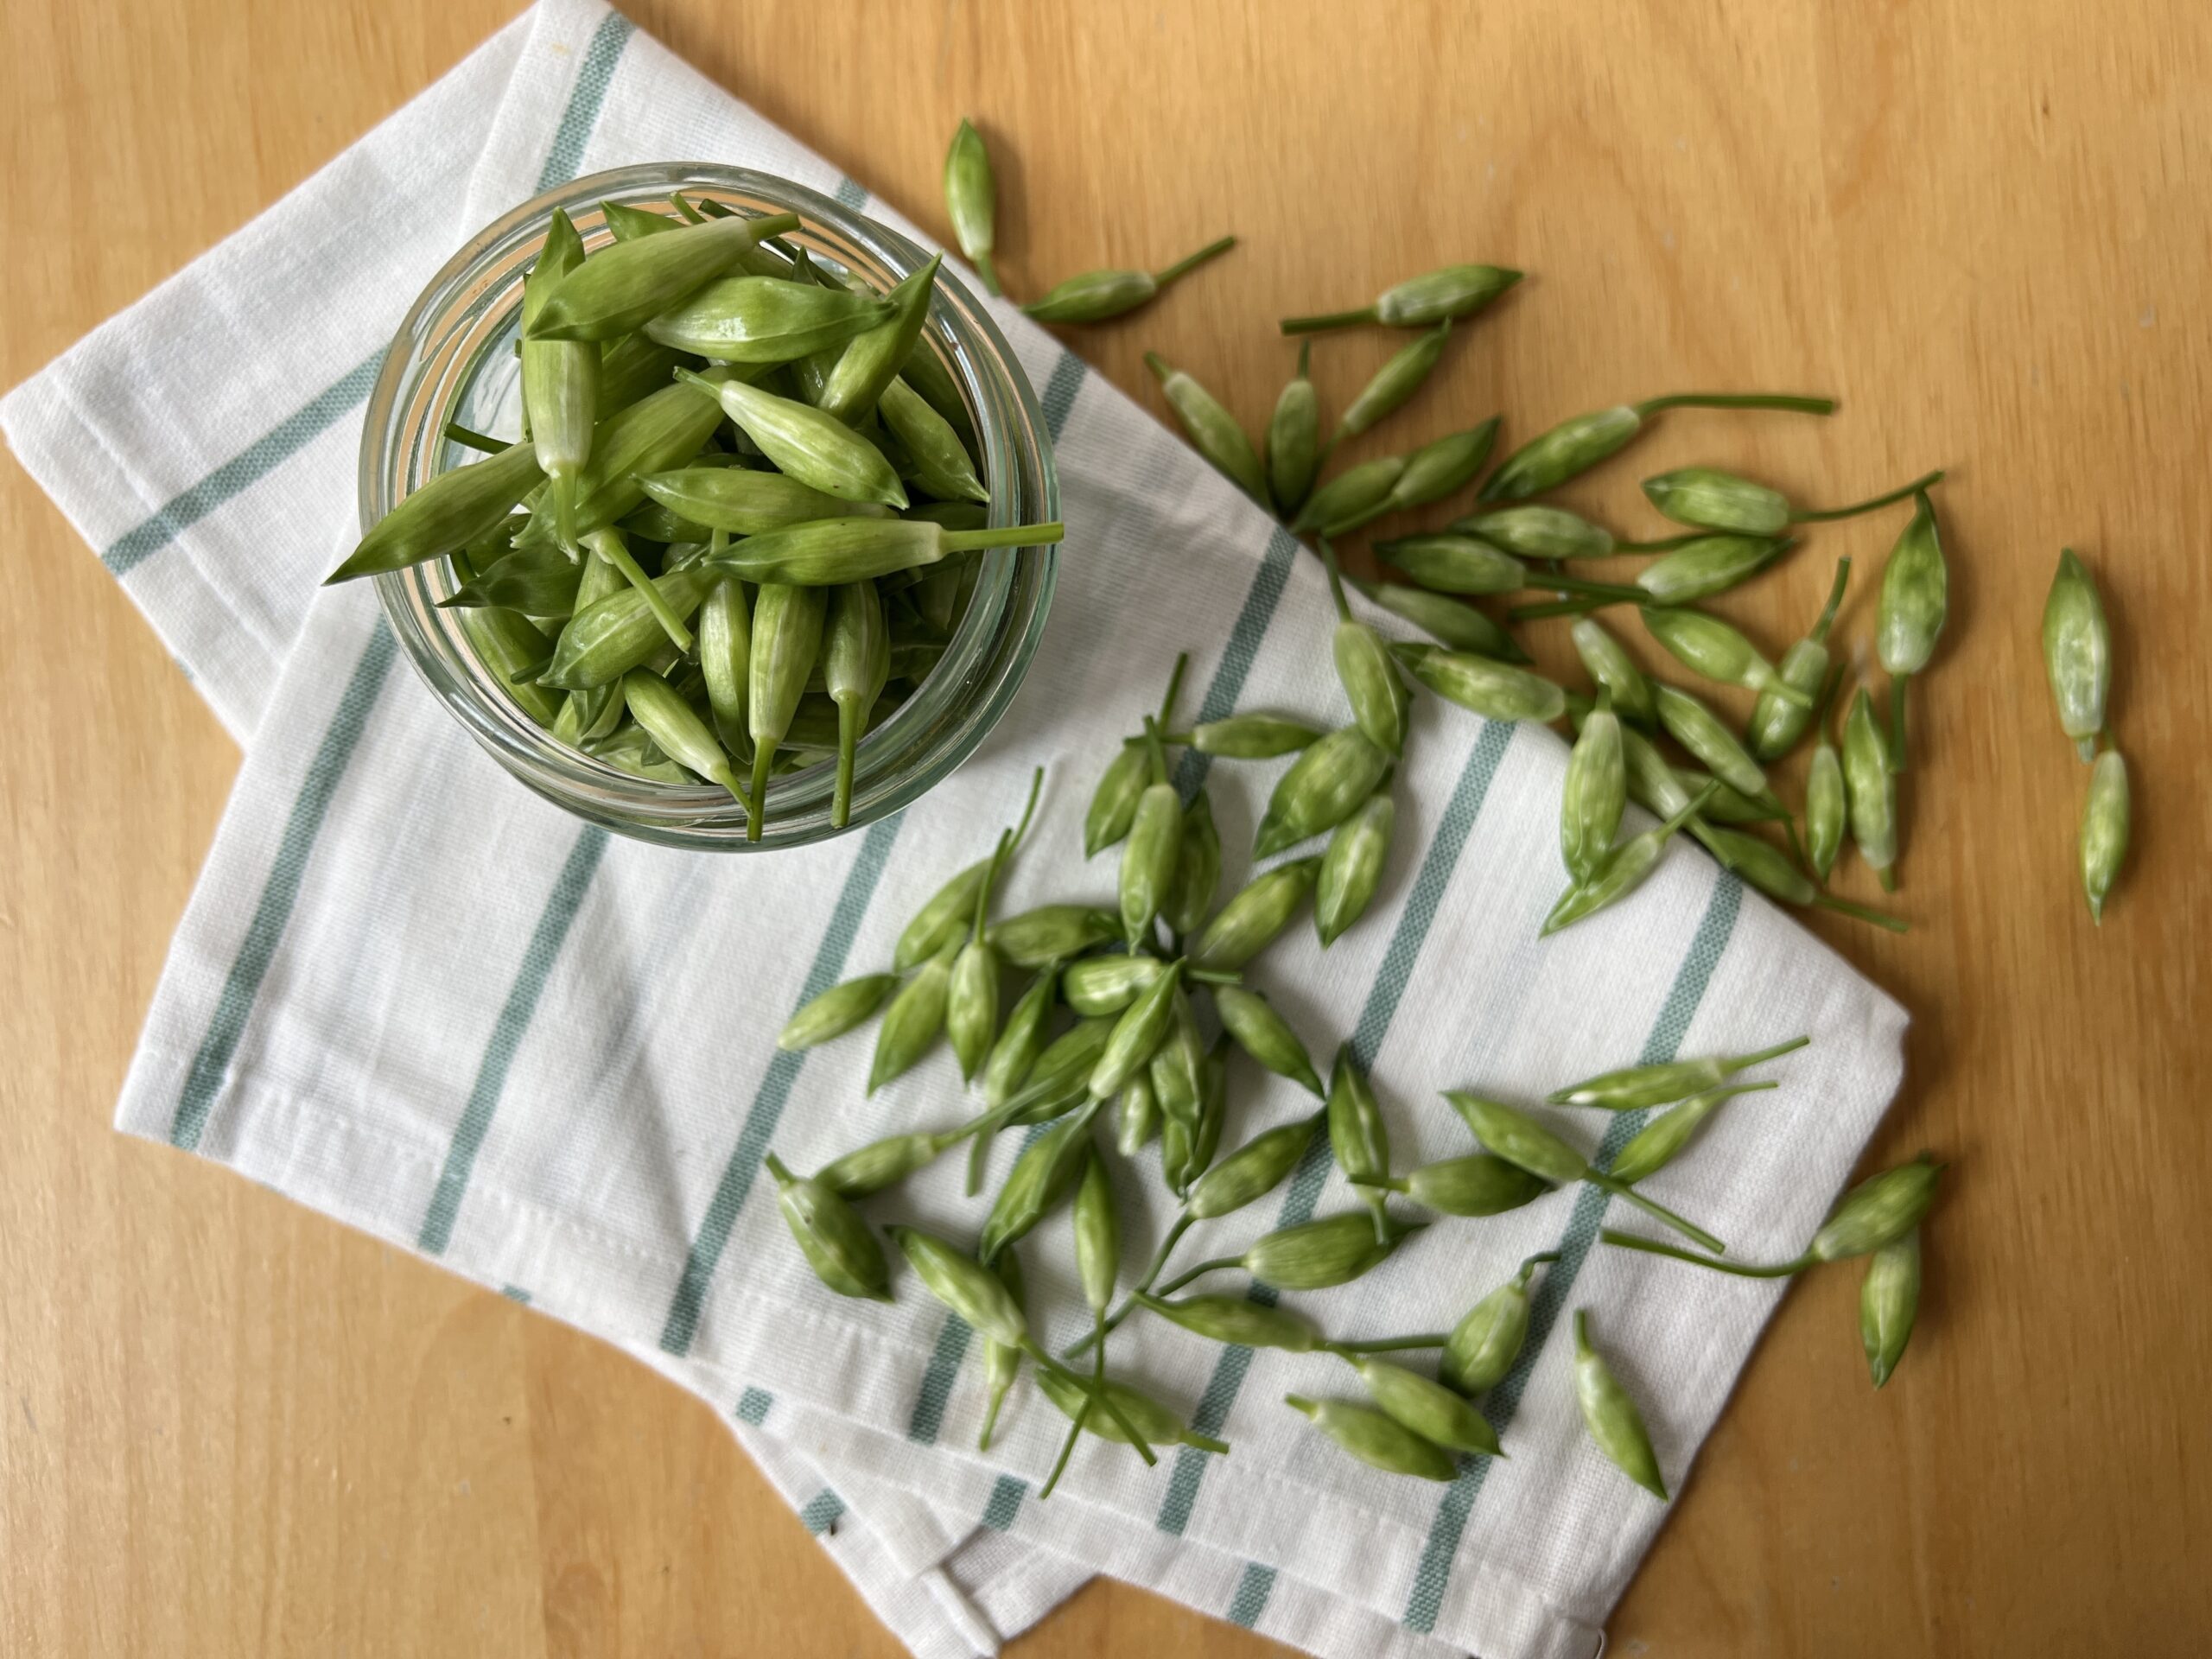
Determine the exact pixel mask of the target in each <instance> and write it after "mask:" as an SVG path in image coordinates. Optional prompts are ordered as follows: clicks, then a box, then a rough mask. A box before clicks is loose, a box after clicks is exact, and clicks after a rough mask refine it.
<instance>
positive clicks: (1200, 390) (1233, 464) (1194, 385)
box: [1144, 352, 1268, 506]
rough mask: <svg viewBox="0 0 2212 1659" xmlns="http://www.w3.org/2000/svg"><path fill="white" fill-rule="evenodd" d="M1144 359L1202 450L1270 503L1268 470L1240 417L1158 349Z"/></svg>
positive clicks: (1262, 502)
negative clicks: (1253, 446) (1176, 366)
mask: <svg viewBox="0 0 2212 1659" xmlns="http://www.w3.org/2000/svg"><path fill="white" fill-rule="evenodd" d="M1144 360H1145V366H1146V367H1147V368H1149V369H1150V370H1151V371H1152V372H1154V374H1156V375H1158V376H1159V377H1160V391H1161V392H1162V393H1163V394H1164V395H1165V396H1166V399H1167V406H1168V407H1169V408H1170V409H1172V410H1174V411H1175V418H1176V419H1177V420H1179V421H1180V422H1181V423H1183V430H1184V431H1185V432H1186V433H1187V434H1189V435H1190V439H1191V442H1192V444H1193V445H1194V446H1196V448H1197V449H1198V453H1199V454H1201V455H1203V456H1205V459H1206V461H1207V463H1208V464H1209V465H1211V467H1213V468H1214V469H1215V470H1216V471H1217V472H1218V473H1220V474H1222V475H1223V476H1224V477H1225V478H1227V479H1228V480H1229V481H1230V483H1232V484H1234V485H1236V487H1237V488H1238V489H1240V490H1242V491H1243V492H1244V493H1245V494H1247V495H1249V496H1250V497H1251V498H1252V499H1254V500H1255V501H1257V502H1258V503H1259V504H1260V505H1262V506H1265V505H1268V478H1267V474H1266V473H1265V472H1264V471H1263V470H1262V468H1261V466H1260V457H1259V456H1258V455H1257V454H1255V453H1254V452H1253V449H1252V441H1251V439H1249V438H1248V437H1246V436H1245V435H1244V429H1243V427H1241V426H1239V425H1237V424H1236V416H1234V415H1231V414H1230V412H1229V411H1228V410H1225V409H1224V408H1223V407H1222V406H1221V404H1220V402H1219V400H1218V399H1217V398H1216V397H1214V395H1213V394H1212V393H1211V392H1210V391H1207V390H1206V389H1205V387H1204V386H1202V385H1199V384H1198V382H1197V381H1196V380H1194V379H1192V378H1191V377H1190V376H1189V375H1187V374H1185V373H1184V372H1183V371H1182V370H1180V369H1178V368H1173V367H1171V366H1170V365H1168V363H1167V362H1166V359H1163V358H1161V357H1160V354H1159V353H1157V352H1147V353H1145V354H1144Z"/></svg>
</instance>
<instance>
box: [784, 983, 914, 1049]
mask: <svg viewBox="0 0 2212 1659" xmlns="http://www.w3.org/2000/svg"><path fill="white" fill-rule="evenodd" d="M898 984H899V976H898V975H896V974H863V975H861V977H860V978H858V979H849V980H846V981H845V982H843V983H842V984H840V985H832V986H831V987H830V988H829V989H828V990H826V991H824V992H823V993H822V994H821V995H818V996H815V997H810V998H809V999H808V1000H807V1001H806V1002H804V1004H802V1005H801V1006H800V1007H799V1010H798V1013H797V1014H793V1015H791V1018H790V1019H789V1020H785V1022H784V1028H783V1031H782V1032H781V1033H779V1035H778V1036H777V1038H776V1046H777V1047H778V1048H781V1049H788V1050H791V1051H794V1052H796V1051H797V1050H799V1049H804V1048H812V1047H813V1046H815V1045H816V1044H817V1043H826V1042H828V1041H829V1039H831V1038H833V1037H842V1036H843V1035H844V1034H845V1033H847V1032H849V1031H850V1030H852V1029H853V1028H854V1027H855V1026H858V1025H860V1024H861V1022H862V1021H864V1020H867V1019H868V1018H869V1016H871V1015H872V1014H874V1013H875V1011H876V1010H877V1009H878V1008H880V1007H882V1006H883V999H884V998H885V997H887V996H888V995H891V993H892V992H893V990H895V989H896V988H898Z"/></svg>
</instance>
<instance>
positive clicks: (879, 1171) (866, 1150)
mask: <svg viewBox="0 0 2212 1659" xmlns="http://www.w3.org/2000/svg"><path fill="white" fill-rule="evenodd" d="M964 1134H965V1131H963V1130H958V1129H952V1130H947V1131H945V1132H944V1133H942V1134H937V1135H932V1134H930V1133H929V1132H927V1131H926V1130H917V1131H916V1132H914V1133H912V1134H911V1135H887V1136H886V1137H885V1138H884V1139H882V1140H880V1141H869V1142H868V1145H866V1146H864V1147H855V1148H854V1149H853V1150H852V1151H850V1152H849V1153H846V1154H844V1155H843V1156H842V1157H839V1158H833V1159H831V1160H829V1162H828V1163H826V1164H824V1165H823V1166H822V1167H821V1168H819V1169H817V1170H816V1171H815V1172H814V1179H816V1180H817V1181H819V1182H820V1183H821V1184H822V1185H824V1186H826V1187H828V1188H829V1190H830V1191H831V1192H835V1193H836V1195H837V1196H838V1197H839V1198H845V1199H848V1200H849V1199H854V1198H874V1196H875V1195H876V1194H877V1193H879V1192H884V1191H886V1190H887V1189H888V1188H890V1187H893V1186H896V1185H898V1184H899V1182H901V1181H903V1180H905V1179H906V1178H907V1177H908V1176H909V1175H912V1173H914V1172H915V1171H916V1170H918V1169H922V1168H925V1167H926V1166H928V1165H929V1164H931V1162H933V1161H935V1160H936V1159H937V1158H938V1157H939V1156H940V1155H941V1154H943V1153H944V1149H945V1148H946V1147H950V1146H952V1145H954V1144H955V1143H956V1142H957V1141H960V1140H961V1139H963V1136H964Z"/></svg>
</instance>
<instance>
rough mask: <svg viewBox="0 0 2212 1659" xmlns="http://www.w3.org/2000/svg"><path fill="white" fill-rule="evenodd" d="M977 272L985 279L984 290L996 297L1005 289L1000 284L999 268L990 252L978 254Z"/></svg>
mask: <svg viewBox="0 0 2212 1659" xmlns="http://www.w3.org/2000/svg"><path fill="white" fill-rule="evenodd" d="M976 275H977V276H978V277H982V279H983V292H984V293H986V294H988V295H989V296H991V297H992V298H993V299H996V298H998V297H999V296H1000V295H1001V293H1003V292H1004V291H1005V290H1004V289H1001V288H1000V286H999V268H998V266H997V265H995V264H993V263H992V262H991V256H990V255H989V254H988V253H979V254H977V255H976Z"/></svg>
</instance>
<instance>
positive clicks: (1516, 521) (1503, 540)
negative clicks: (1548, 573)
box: [1451, 505, 1613, 559]
mask: <svg viewBox="0 0 2212 1659" xmlns="http://www.w3.org/2000/svg"><path fill="white" fill-rule="evenodd" d="M1451 528H1452V530H1453V531H1458V532H1459V534H1461V535H1465V536H1474V537H1480V538H1481V539H1482V540H1483V541H1484V542H1487V543H1490V545H1491V546H1492V547H1495V548H1501V549H1503V550H1504V551H1506V552H1508V553H1514V554H1518V555H1519V556H1521V557H1522V558H1524V559H1602V558H1604V557H1605V556H1606V555H1607V554H1609V553H1611V551H1612V550H1613V536H1612V532H1611V531H1609V530H1604V529H1601V528H1599V526H1598V525H1596V524H1592V523H1591V522H1590V521H1589V520H1588V519H1587V518H1583V517H1582V516H1581V515H1580V513H1573V512H1568V511H1567V509H1566V508H1564V507H1547V506H1536V505H1528V506H1518V507H1493V508H1492V509H1491V511H1490V512H1478V513H1471V514H1469V515H1468V516H1467V517H1466V518H1455V519H1453V520H1452V524H1451Z"/></svg>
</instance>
